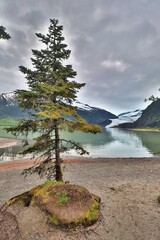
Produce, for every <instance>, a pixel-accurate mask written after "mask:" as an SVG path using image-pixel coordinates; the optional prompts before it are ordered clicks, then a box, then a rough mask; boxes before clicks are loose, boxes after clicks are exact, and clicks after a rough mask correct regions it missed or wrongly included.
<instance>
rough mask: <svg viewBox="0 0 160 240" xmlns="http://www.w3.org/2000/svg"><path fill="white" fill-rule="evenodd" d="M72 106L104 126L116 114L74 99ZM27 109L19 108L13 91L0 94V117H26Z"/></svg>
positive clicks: (90, 121) (88, 119)
mask: <svg viewBox="0 0 160 240" xmlns="http://www.w3.org/2000/svg"><path fill="white" fill-rule="evenodd" d="M73 106H75V107H77V113H78V114H79V115H80V116H81V117H82V118H84V119H85V120H87V121H88V122H89V123H91V124H99V125H101V126H103V127H105V126H106V125H107V124H109V123H110V122H111V121H110V120H109V119H116V118H117V116H116V115H114V114H113V113H111V112H109V111H106V110H105V109H101V108H97V107H91V106H89V105H88V104H84V103H81V102H79V101H75V102H74V103H73ZM27 115H28V113H27V111H23V110H22V109H21V108H19V106H18V103H17V101H16V99H15V94H14V93H2V94H0V118H5V117H18V118H20V117H22V116H25V117H27Z"/></svg>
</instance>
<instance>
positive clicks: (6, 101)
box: [0, 93, 16, 106]
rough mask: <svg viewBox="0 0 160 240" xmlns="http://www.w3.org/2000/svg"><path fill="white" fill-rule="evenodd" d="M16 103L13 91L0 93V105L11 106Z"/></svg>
mask: <svg viewBox="0 0 160 240" xmlns="http://www.w3.org/2000/svg"><path fill="white" fill-rule="evenodd" d="M15 104H16V100H15V94H14V93H2V94H0V105H6V106H11V105H12V106H13V105H15Z"/></svg>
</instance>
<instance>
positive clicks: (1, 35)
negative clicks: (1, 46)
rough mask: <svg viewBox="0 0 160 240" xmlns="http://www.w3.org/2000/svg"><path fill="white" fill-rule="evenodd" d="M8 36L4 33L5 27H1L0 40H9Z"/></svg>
mask: <svg viewBox="0 0 160 240" xmlns="http://www.w3.org/2000/svg"><path fill="white" fill-rule="evenodd" d="M10 38H11V37H10V35H9V34H8V33H7V32H6V29H5V27H3V26H0V39H6V40H8V39H10Z"/></svg>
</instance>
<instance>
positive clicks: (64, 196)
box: [56, 190, 69, 205]
mask: <svg viewBox="0 0 160 240" xmlns="http://www.w3.org/2000/svg"><path fill="white" fill-rule="evenodd" d="M56 197H57V199H58V201H57V204H60V205H63V204H67V203H68V201H69V197H68V193H67V191H65V190H63V191H61V192H59V193H57V194H56Z"/></svg>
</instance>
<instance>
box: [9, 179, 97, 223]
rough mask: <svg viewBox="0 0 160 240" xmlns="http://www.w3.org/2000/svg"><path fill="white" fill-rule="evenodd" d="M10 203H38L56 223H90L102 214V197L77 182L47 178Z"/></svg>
mask: <svg viewBox="0 0 160 240" xmlns="http://www.w3.org/2000/svg"><path fill="white" fill-rule="evenodd" d="M7 204H8V205H14V204H20V205H21V206H23V207H29V206H32V207H34V206H36V207H37V206H38V207H39V208H40V209H41V210H42V211H44V212H45V214H46V215H47V216H48V220H49V222H50V223H51V224H53V225H58V226H66V227H68V226H69V227H71V226H77V225H79V224H80V225H85V226H88V225H91V224H93V223H95V222H96V221H97V220H98V219H99V217H100V198H99V197H97V196H95V195H93V194H91V193H89V191H88V190H87V189H86V188H84V187H82V186H78V185H73V184H64V183H62V182H55V181H54V182H53V181H47V182H46V183H44V184H43V185H40V186H37V187H35V188H33V189H31V190H30V191H28V192H25V193H23V194H21V195H18V196H16V197H14V198H12V199H10V200H8V201H7Z"/></svg>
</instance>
